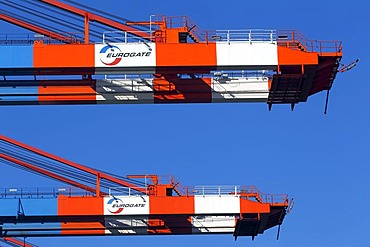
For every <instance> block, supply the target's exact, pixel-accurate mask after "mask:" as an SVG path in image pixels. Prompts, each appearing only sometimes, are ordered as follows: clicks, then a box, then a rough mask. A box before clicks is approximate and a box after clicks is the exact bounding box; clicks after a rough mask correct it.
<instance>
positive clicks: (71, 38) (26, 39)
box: [0, 33, 83, 45]
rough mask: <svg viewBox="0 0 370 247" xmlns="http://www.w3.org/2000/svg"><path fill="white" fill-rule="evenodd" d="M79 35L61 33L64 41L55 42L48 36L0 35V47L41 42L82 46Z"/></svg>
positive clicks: (34, 34)
mask: <svg viewBox="0 0 370 247" xmlns="http://www.w3.org/2000/svg"><path fill="white" fill-rule="evenodd" d="M78 34H79V33H63V34H61V35H62V36H64V37H66V39H60V40H56V39H53V38H51V37H49V36H46V35H42V34H37V33H32V34H0V45H32V44H33V43H35V42H36V41H42V42H43V43H44V44H64V43H73V44H82V43H83V42H82V40H81V39H80V38H78V37H77V36H76V35H78Z"/></svg>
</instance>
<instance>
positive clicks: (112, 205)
mask: <svg viewBox="0 0 370 247" xmlns="http://www.w3.org/2000/svg"><path fill="white" fill-rule="evenodd" d="M145 205H146V203H145V201H144V203H124V202H123V201H122V200H121V199H119V198H111V199H110V200H109V201H108V202H107V210H108V211H109V212H110V213H112V214H119V213H121V212H122V211H123V210H124V209H125V208H144V207H145Z"/></svg>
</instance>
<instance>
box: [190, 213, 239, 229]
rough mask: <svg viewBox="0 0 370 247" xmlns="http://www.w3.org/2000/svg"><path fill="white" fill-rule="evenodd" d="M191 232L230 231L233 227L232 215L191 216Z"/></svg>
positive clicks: (233, 218) (233, 219)
mask: <svg viewBox="0 0 370 247" xmlns="http://www.w3.org/2000/svg"><path fill="white" fill-rule="evenodd" d="M191 223H192V225H193V229H192V232H193V233H207V232H209V233H232V232H234V228H235V217H234V216H193V217H191Z"/></svg>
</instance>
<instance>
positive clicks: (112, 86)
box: [96, 78, 154, 104]
mask: <svg viewBox="0 0 370 247" xmlns="http://www.w3.org/2000/svg"><path fill="white" fill-rule="evenodd" d="M96 92H97V93H98V95H97V100H99V102H98V103H109V104H115V103H153V102H154V96H153V95H154V92H153V80H152V79H140V78H137V79H106V80H97V82H96Z"/></svg>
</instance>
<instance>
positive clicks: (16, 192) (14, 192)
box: [0, 187, 95, 199]
mask: <svg viewBox="0 0 370 247" xmlns="http://www.w3.org/2000/svg"><path fill="white" fill-rule="evenodd" d="M94 195H95V193H92V192H89V191H86V190H82V189H78V188H73V187H65V188H3V189H0V199H12V198H56V197H58V196H68V197H71V196H94Z"/></svg>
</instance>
